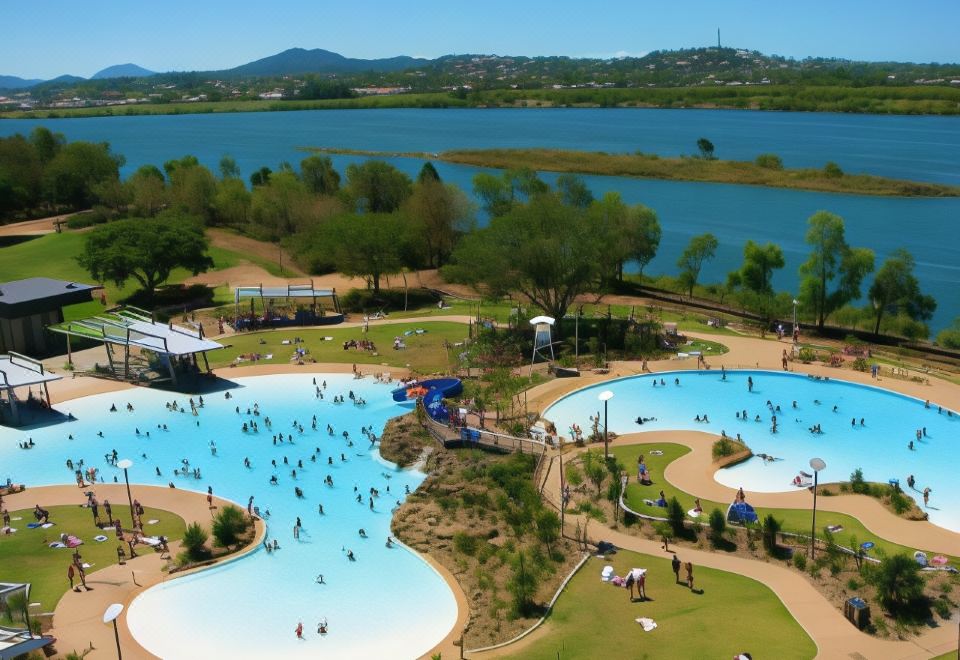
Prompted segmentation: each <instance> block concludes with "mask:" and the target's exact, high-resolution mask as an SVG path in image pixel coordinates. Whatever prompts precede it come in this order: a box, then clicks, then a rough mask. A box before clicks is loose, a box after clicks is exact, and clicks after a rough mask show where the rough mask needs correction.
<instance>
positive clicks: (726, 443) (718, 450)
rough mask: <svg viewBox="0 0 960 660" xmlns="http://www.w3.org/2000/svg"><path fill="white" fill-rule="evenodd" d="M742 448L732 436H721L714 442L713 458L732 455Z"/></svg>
mask: <svg viewBox="0 0 960 660" xmlns="http://www.w3.org/2000/svg"><path fill="white" fill-rule="evenodd" d="M739 449H740V448H739V447H738V446H737V445H736V443H734V442H733V441H732V440H730V438H720V439H719V440H717V441H716V442H714V443H713V447H712V448H711V452H712V454H713V460H715V461H716V460H718V459H721V458H723V457H725V456H732V455H733V454H735V453H736V452H737V450H739Z"/></svg>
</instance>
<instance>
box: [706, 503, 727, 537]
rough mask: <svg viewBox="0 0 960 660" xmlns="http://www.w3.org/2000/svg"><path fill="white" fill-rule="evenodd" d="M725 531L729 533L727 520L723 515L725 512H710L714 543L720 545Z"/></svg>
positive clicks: (711, 533) (718, 510) (717, 510)
mask: <svg viewBox="0 0 960 660" xmlns="http://www.w3.org/2000/svg"><path fill="white" fill-rule="evenodd" d="M725 531H727V518H726V516H724V515H723V511H721V510H720V509H717V508H714V510H713V511H711V512H710V539H711V540H712V541H713V542H714V543H720V541H721V540H723V533H724V532H725Z"/></svg>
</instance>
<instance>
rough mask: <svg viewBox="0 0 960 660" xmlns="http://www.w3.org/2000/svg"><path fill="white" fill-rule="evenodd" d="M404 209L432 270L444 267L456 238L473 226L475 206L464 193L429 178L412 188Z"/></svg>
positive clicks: (454, 187) (455, 187) (453, 186)
mask: <svg viewBox="0 0 960 660" xmlns="http://www.w3.org/2000/svg"><path fill="white" fill-rule="evenodd" d="M403 208H404V214H405V215H406V217H407V218H408V220H409V222H410V223H411V231H412V232H413V233H414V234H416V235H418V236H419V239H418V245H419V246H420V247H421V248H422V252H423V256H424V257H425V262H426V265H427V266H429V267H431V268H433V267H436V268H439V267H440V266H442V265H443V264H445V263H446V262H447V261H448V260H449V258H450V254H451V252H452V251H453V248H454V245H455V244H456V241H457V238H458V237H459V236H461V235H463V234H464V233H466V232H467V231H469V230H470V229H471V228H472V226H473V218H474V210H473V205H472V204H471V203H470V200H468V199H467V196H466V195H465V194H464V193H463V191H462V190H461V189H460V188H459V187H458V186H455V185H452V184H446V185H445V184H443V183H440V182H439V181H436V180H434V179H432V178H430V177H426V178H424V180H423V181H422V182H419V183H417V184H416V185H415V186H414V187H413V194H412V195H410V197H409V199H407V201H406V202H405V203H404V206H403Z"/></svg>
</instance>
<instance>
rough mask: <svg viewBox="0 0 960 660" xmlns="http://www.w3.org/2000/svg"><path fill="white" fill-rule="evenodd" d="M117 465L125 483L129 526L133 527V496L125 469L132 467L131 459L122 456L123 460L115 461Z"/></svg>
mask: <svg viewBox="0 0 960 660" xmlns="http://www.w3.org/2000/svg"><path fill="white" fill-rule="evenodd" d="M117 467H118V468H122V469H123V480H124V481H125V482H126V484H127V502H129V504H130V528H131V529H132V528H133V527H134V524H133V521H134V518H135V517H136V516H135V515H134V514H135V511H134V510H133V496H132V495H130V478H129V477H128V476H127V470H128V469H129V468H132V467H133V461H131V460H130V459H129V458H124V459H123V460H120V461H117Z"/></svg>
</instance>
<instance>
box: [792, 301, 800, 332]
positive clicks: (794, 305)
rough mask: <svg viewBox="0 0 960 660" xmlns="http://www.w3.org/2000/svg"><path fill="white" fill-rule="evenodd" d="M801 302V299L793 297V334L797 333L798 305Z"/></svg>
mask: <svg viewBox="0 0 960 660" xmlns="http://www.w3.org/2000/svg"><path fill="white" fill-rule="evenodd" d="M799 304H800V301H799V300H797V299H796V298H794V299H793V334H794V335H796V334H797V305H799Z"/></svg>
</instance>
